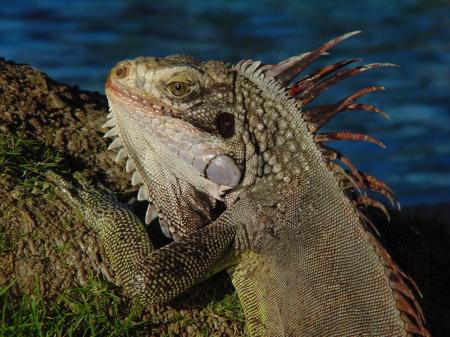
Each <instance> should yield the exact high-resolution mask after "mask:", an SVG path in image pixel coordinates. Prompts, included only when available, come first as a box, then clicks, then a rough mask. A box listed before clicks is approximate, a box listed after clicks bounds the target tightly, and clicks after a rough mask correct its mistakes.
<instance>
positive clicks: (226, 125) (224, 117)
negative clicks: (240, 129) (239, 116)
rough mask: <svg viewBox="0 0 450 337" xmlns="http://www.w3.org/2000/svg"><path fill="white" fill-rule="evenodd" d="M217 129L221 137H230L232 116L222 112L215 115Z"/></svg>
mask: <svg viewBox="0 0 450 337" xmlns="http://www.w3.org/2000/svg"><path fill="white" fill-rule="evenodd" d="M216 126H217V131H218V132H219V134H220V135H221V136H222V137H223V138H231V137H233V136H234V116H233V115H232V114H230V113H227V112H224V113H221V114H220V115H219V116H217V119H216Z"/></svg>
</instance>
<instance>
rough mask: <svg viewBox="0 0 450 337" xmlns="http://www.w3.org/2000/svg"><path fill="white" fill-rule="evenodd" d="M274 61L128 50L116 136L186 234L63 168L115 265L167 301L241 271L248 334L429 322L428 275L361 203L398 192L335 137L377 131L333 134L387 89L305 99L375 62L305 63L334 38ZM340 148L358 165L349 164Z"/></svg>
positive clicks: (354, 332)
mask: <svg viewBox="0 0 450 337" xmlns="http://www.w3.org/2000/svg"><path fill="white" fill-rule="evenodd" d="M355 33H357V32H354V33H349V34H346V35H343V36H340V37H338V38H336V39H334V40H332V41H330V42H328V43H326V44H324V45H323V46H321V47H320V48H318V49H316V50H314V51H312V52H309V53H305V54H301V55H298V56H294V57H291V58H289V59H287V60H284V61H282V62H280V63H278V64H274V65H264V64H262V63H261V62H259V61H251V60H246V61H242V62H240V63H238V64H237V65H234V66H230V65H227V64H224V63H222V62H216V61H208V62H197V61H195V60H194V59H192V58H190V57H186V56H168V57H165V58H155V57H140V58H137V59H134V60H127V61H123V62H120V63H119V64H118V65H116V66H115V67H114V68H113V69H112V70H111V73H110V75H109V77H108V80H107V82H106V94H107V97H108V101H109V105H110V111H111V113H110V114H109V116H108V118H109V120H108V122H107V123H106V124H105V125H104V127H106V128H111V129H110V130H109V131H108V132H107V133H106V135H105V136H106V137H111V138H114V140H113V142H112V143H111V146H110V148H111V149H115V148H118V149H120V150H119V152H118V154H117V162H120V161H122V160H125V159H127V161H126V170H127V171H128V172H133V176H132V184H133V185H140V188H139V193H138V199H139V200H148V201H149V203H150V204H149V207H148V210H147V214H146V216H145V221H146V222H147V223H148V222H150V221H151V220H153V219H154V218H156V217H159V219H160V223H161V227H162V230H163V232H164V233H165V234H166V235H167V236H169V237H171V238H173V240H174V241H173V242H172V243H170V244H168V245H166V246H164V247H162V248H160V249H157V250H155V249H154V248H153V245H152V243H151V241H150V240H149V238H148V236H147V234H146V232H145V230H144V226H143V225H142V223H140V221H139V219H138V218H137V217H136V216H135V215H133V214H132V213H131V212H130V211H129V210H128V209H127V208H126V207H125V206H124V205H122V204H120V203H119V202H117V201H116V199H115V198H114V197H113V196H112V195H111V194H108V193H107V192H105V191H96V190H94V189H92V188H89V187H85V188H84V189H82V188H81V189H80V188H75V187H74V186H73V185H71V184H69V183H68V182H65V181H64V180H61V179H59V178H53V179H54V181H56V182H57V183H58V184H59V186H60V187H61V188H62V190H63V191H65V192H66V196H67V198H69V200H70V201H71V202H72V203H73V205H74V206H76V207H78V208H79V209H81V211H82V214H83V215H84V217H85V218H86V220H87V221H88V222H89V223H90V224H91V225H92V226H93V227H94V228H95V229H96V230H97V231H98V232H99V234H100V237H101V240H102V241H103V243H104V246H105V251H106V254H107V256H108V257H109V259H110V262H111V265H112V267H113V269H114V270H115V272H116V275H117V278H118V280H119V281H120V283H121V284H122V285H123V287H124V289H125V290H126V292H127V293H128V294H129V295H130V296H132V297H133V298H137V299H138V300H139V301H140V302H142V303H143V304H145V305H150V304H154V303H160V302H164V301H168V300H170V299H171V298H173V297H175V296H177V295H178V294H180V293H181V292H183V291H185V290H186V289H188V288H189V287H191V286H192V285H193V284H195V283H197V282H199V281H201V280H203V279H206V278H207V277H209V276H211V275H212V274H214V273H216V272H218V271H219V270H222V269H225V268H226V269H227V270H228V271H229V274H230V276H231V279H232V282H233V284H234V286H235V287H236V290H237V293H238V295H239V299H240V301H241V303H242V306H243V309H244V313H245V317H246V322H247V328H248V332H249V334H250V336H320V337H323V336H430V334H429V332H428V331H427V329H426V327H425V319H424V317H423V314H422V310H421V308H420V305H419V302H418V300H417V298H418V297H419V296H420V293H419V290H418V289H417V287H416V285H415V283H414V281H413V280H412V279H411V278H410V277H408V276H407V275H406V274H405V273H404V272H402V270H401V269H400V268H399V267H398V265H397V264H396V263H395V262H394V261H393V260H392V259H391V257H390V255H389V254H388V253H387V251H386V250H385V249H384V248H383V246H382V245H381V244H380V241H379V239H378V235H377V230H376V226H374V225H373V224H372V223H371V222H370V220H369V219H368V218H367V217H366V216H364V214H363V212H362V208H365V207H367V206H373V207H376V208H379V209H381V210H383V211H384V212H386V213H387V210H386V208H385V206H383V204H382V203H381V202H379V201H377V200H376V199H373V198H371V197H370V194H367V193H366V192H365V191H372V192H378V193H380V194H381V195H383V196H384V197H385V198H387V199H390V200H392V199H393V192H392V191H391V189H390V188H389V187H388V186H387V185H385V184H384V183H382V182H380V181H379V180H377V179H375V178H374V177H372V176H370V175H368V174H366V173H363V172H360V171H358V170H357V169H356V168H355V167H354V166H353V165H352V164H351V163H350V162H349V161H348V159H347V158H346V157H345V156H343V155H342V154H340V153H339V152H337V151H335V150H334V149H332V148H330V147H328V146H326V145H325V144H324V143H325V142H328V141H333V140H366V141H369V142H372V143H376V144H379V145H383V144H382V143H381V142H379V141H378V140H376V139H375V138H372V137H370V136H367V135H364V134H359V133H350V132H336V133H319V130H320V129H321V127H322V126H323V125H324V124H325V123H327V121H329V120H330V119H331V118H333V117H334V116H335V115H336V114H338V113H339V112H341V111H345V110H369V111H374V112H379V113H383V112H382V111H381V110H379V109H377V108H375V107H374V106H371V105H368V104H361V103H357V102H356V100H357V99H359V98H360V97H362V96H363V95H365V94H367V93H369V92H373V91H376V90H382V89H383V87H380V86H371V87H368V88H364V89H362V90H360V91H358V92H356V93H354V94H353V95H351V96H349V97H347V98H345V99H343V100H341V101H340V102H338V103H336V104H330V105H321V106H315V107H312V108H307V105H308V106H309V103H310V102H311V101H312V100H313V99H314V98H315V97H317V96H318V95H320V94H321V93H322V92H324V91H325V90H326V89H327V88H328V87H330V86H331V85H333V84H335V83H337V82H339V81H341V80H343V79H345V78H348V77H350V76H352V75H354V74H357V73H360V72H362V71H365V70H368V69H371V68H374V67H379V66H391V64H387V63H375V64H368V65H363V66H357V67H355V68H352V69H347V68H344V67H345V66H347V65H349V64H351V63H353V62H355V61H359V60H357V59H349V60H344V61H342V62H338V63H335V64H332V65H328V66H326V67H323V68H321V69H319V70H317V71H315V72H313V73H311V74H309V75H307V76H303V77H299V76H298V75H299V74H300V73H302V72H303V71H304V70H305V68H306V67H307V66H309V65H310V64H311V63H313V61H315V60H316V59H317V58H318V57H319V56H321V55H323V54H325V53H326V51H327V50H328V49H330V48H331V47H333V46H334V45H336V44H337V43H339V42H340V41H342V40H344V39H346V38H348V37H350V36H352V35H354V34H355ZM336 161H339V162H341V163H343V164H345V165H346V166H347V167H348V170H345V169H343V168H342V167H341V166H339V165H338V164H336Z"/></svg>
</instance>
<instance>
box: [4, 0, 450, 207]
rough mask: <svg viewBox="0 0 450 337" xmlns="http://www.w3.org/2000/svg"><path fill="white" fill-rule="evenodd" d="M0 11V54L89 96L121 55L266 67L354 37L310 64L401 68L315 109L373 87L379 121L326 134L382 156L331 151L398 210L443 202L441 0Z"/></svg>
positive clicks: (289, 0)
mask: <svg viewBox="0 0 450 337" xmlns="http://www.w3.org/2000/svg"><path fill="white" fill-rule="evenodd" d="M2 3H3V5H2V6H0V56H3V57H5V58H6V59H12V60H15V61H17V62H24V63H29V64H31V65H33V66H35V67H37V68H39V69H42V70H43V71H45V72H47V73H49V74H50V75H51V76H52V77H54V78H55V79H57V80H59V81H63V82H67V83H70V84H77V85H79V86H80V87H81V88H84V89H91V90H98V91H100V92H103V82H104V80H105V76H106V74H107V72H108V69H109V68H110V67H112V66H113V65H114V64H115V63H116V62H117V61H119V60H122V59H124V58H133V57H136V56H140V55H158V56H164V55H168V54H177V53H183V54H191V55H193V56H195V57H196V58H199V59H204V60H206V59H221V60H227V61H230V62H236V61H238V60H240V59H243V58H253V59H261V60H263V61H265V62H268V63H269V62H275V61H279V60H281V59H283V58H286V57H288V56H291V55H294V54H297V53H299V52H305V51H308V50H310V49H311V48H314V47H317V46H318V45H320V44H321V43H323V42H325V41H327V40H329V39H331V38H333V37H335V36H337V35H339V34H342V33H345V32H349V31H353V30H362V31H363V33H362V34H361V35H360V36H357V37H354V38H352V39H351V40H348V41H346V42H344V43H342V44H341V45H340V46H338V47H337V48H335V49H334V50H333V51H332V55H330V56H327V57H324V58H323V60H322V61H321V62H331V61H336V60H337V59H339V58H347V57H363V58H364V60H365V61H368V62H373V61H386V62H394V63H397V64H399V65H401V68H399V69H376V70H374V71H371V72H368V73H364V74H361V75H358V76H357V77H354V78H353V79H350V80H346V81H345V82H342V83H341V84H339V86H338V87H337V88H335V89H334V90H331V91H330V92H329V93H327V94H326V95H325V96H324V97H323V98H321V101H322V102H324V101H328V102H333V101H336V100H339V99H340V98H342V97H343V96H344V95H347V94H350V93H352V92H353V91H355V90H357V89H359V88H360V87H362V86H366V85H371V84H373V83H377V84H381V85H385V86H386V87H387V88H388V90H387V91H385V92H381V93H373V94H371V95H370V96H368V97H366V98H365V101H366V102H368V103H371V104H375V105H378V106H380V107H381V108H382V109H384V110H385V111H387V112H389V113H390V115H391V120H390V121H386V120H383V119H382V118H380V117H378V116H375V115H374V114H371V113H364V112H354V113H344V114H342V115H341V116H340V117H339V118H337V119H336V120H335V121H333V122H332V124H331V125H330V126H329V129H330V130H343V129H345V130H352V131H362V132H367V133H369V134H371V135H374V136H377V137H379V138H381V139H382V140H383V141H384V142H385V143H386V145H387V149H386V150H382V149H378V148H377V147H376V146H374V145H371V144H359V143H351V142H341V143H339V144H336V145H337V146H339V149H340V150H341V151H343V152H344V153H346V154H347V155H348V157H350V158H351V159H352V160H353V161H354V163H355V164H357V165H358V167H360V169H362V170H366V171H368V172H370V173H372V174H374V175H375V176H378V177H380V178H382V179H383V180H385V181H386V182H387V183H388V184H390V185H391V186H392V187H393V188H394V189H395V190H396V191H397V193H398V196H399V199H400V201H401V203H402V204H404V205H405V204H406V205H414V204H424V203H435V202H444V201H447V202H448V201H450V98H449V93H450V2H449V1H446V0H440V1H439V0H422V1H419V0H398V1H395V0H391V1H381V0H358V1H344V0H336V1H299V0H284V1H247V2H244V1H226V0H222V1H212V0H202V1H186V2H179V1H165V2H163V1H158V2H151V1H145V0H134V1H133V0H128V1H126V0H110V1H100V0H71V1H49V0H47V1H44V0H42V1H23V0H22V1H8V2H7V1H2ZM322 64H323V63H322ZM313 68H314V67H313ZM363 101H364V99H363Z"/></svg>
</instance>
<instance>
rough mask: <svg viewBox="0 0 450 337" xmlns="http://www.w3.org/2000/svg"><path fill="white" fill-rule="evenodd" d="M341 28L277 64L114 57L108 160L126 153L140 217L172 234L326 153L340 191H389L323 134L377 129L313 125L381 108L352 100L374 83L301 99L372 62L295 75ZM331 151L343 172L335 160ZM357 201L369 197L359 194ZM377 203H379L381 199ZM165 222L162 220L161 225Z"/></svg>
mask: <svg viewBox="0 0 450 337" xmlns="http://www.w3.org/2000/svg"><path fill="white" fill-rule="evenodd" d="M356 33H357V32H354V33H349V34H346V35H342V36H340V37H338V38H336V39H334V40H331V41H329V42H328V43H326V44H324V45H322V46H321V47H319V48H317V49H315V50H313V51H312V52H310V53H305V54H301V55H297V56H294V57H291V58H288V59H286V60H284V61H281V62H280V63H278V64H273V65H263V64H261V62H259V61H250V60H247V61H243V62H240V63H239V64H237V65H235V66H228V65H226V64H224V63H221V62H215V61H209V62H197V61H195V60H193V59H192V58H190V57H185V56H169V57H166V58H154V57H145V58H143V57H140V58H137V59H135V60H128V61H123V62H120V63H119V64H118V65H116V66H115V67H114V68H113V69H112V70H111V73H110V75H109V77H108V80H107V82H106V94H107V96H108V100H109V105H110V110H111V114H110V115H109V117H110V120H109V121H108V122H107V123H106V124H105V125H104V126H105V127H111V128H112V129H111V130H110V131H109V132H108V133H107V134H106V135H105V136H107V137H116V136H117V138H116V139H115V140H114V141H113V142H112V144H111V146H110V148H116V147H120V148H121V149H120V151H119V153H118V155H117V161H120V160H121V159H125V158H128V160H127V165H126V168H127V171H130V172H131V171H133V172H134V173H133V178H132V182H133V184H134V185H136V184H142V186H141V188H140V190H139V194H138V199H141V200H143V199H145V200H149V201H150V203H151V204H153V205H154V207H153V206H150V207H149V208H148V211H147V215H146V221H147V222H148V221H150V220H151V219H152V218H153V215H154V214H155V215H156V214H157V215H159V217H160V220H161V219H162V220H163V221H162V224H163V226H162V228H165V227H167V229H168V232H170V233H171V234H172V236H174V238H177V237H178V236H180V235H184V234H188V233H191V232H193V231H196V230H198V229H199V228H200V227H203V226H205V225H207V224H209V223H211V221H212V220H214V219H215V217H217V216H218V215H219V214H220V213H221V211H223V209H224V207H227V206H228V205H230V204H231V203H232V202H233V201H234V200H236V198H237V197H238V196H239V195H240V193H241V192H242V191H245V190H246V188H245V187H248V186H251V185H252V184H253V183H254V182H255V181H256V180H257V179H258V177H261V178H263V179H267V181H268V182H269V184H270V185H272V186H274V188H280V186H278V184H292V183H294V182H293V180H294V179H304V178H305V176H306V174H302V172H303V173H304V171H308V170H310V168H311V167H314V166H317V165H316V163H317V162H320V161H322V160H323V161H325V162H326V163H327V164H328V168H329V170H330V171H332V172H333V173H336V174H337V175H338V176H339V177H338V179H339V182H340V184H341V185H342V186H343V189H344V190H346V191H350V192H353V191H356V192H359V191H360V189H361V188H369V189H373V190H376V191H377V192H380V193H382V194H384V195H385V196H387V197H388V198H391V197H392V192H391V191H390V190H389V189H388V188H387V187H386V186H385V185H384V184H382V183H381V182H379V181H377V180H376V179H374V178H373V177H370V176H368V175H363V174H361V172H359V171H358V170H356V169H355V168H354V167H353V165H351V163H350V162H349V161H348V160H347V159H346V158H345V157H344V156H342V155H341V154H340V153H338V152H336V151H335V150H333V149H331V148H329V147H326V146H325V145H323V142H327V141H332V140H339V139H347V140H368V141H371V142H375V143H377V144H380V145H381V143H380V142H379V141H377V140H376V139H374V138H372V137H369V136H366V135H363V134H359V133H350V132H337V133H320V134H319V133H317V131H318V130H319V129H320V128H321V127H322V126H323V125H324V124H326V122H327V121H328V120H330V119H331V118H333V116H335V115H336V114H338V113H339V112H341V111H345V110H369V111H377V112H381V111H380V110H378V109H377V108H375V107H373V106H371V105H367V104H357V103H356V102H355V101H356V100H357V99H358V98H360V97H362V96H363V95H365V94H367V93H369V92H372V91H375V90H380V89H382V87H376V86H372V87H368V88H364V89H362V90H360V91H358V92H356V93H355V94H353V95H351V96H349V97H347V98H345V99H343V100H342V101H340V102H338V103H336V104H328V105H322V106H315V107H312V108H308V109H306V105H308V104H309V103H310V102H311V101H313V99H314V98H315V97H317V96H318V95H320V94H321V93H322V92H324V91H325V90H326V89H327V88H328V87H330V86H332V85H333V84H335V83H337V82H339V81H341V80H343V79H345V78H348V77H350V76H353V75H355V74H357V73H360V72H362V71H365V70H367V69H371V68H373V67H378V66H383V65H389V64H382V63H375V64H369V65H363V66H357V67H354V68H350V69H344V70H341V69H342V68H344V67H345V66H347V65H348V64H351V63H352V62H355V61H359V60H358V59H349V60H344V61H341V62H338V63H335V64H331V65H328V66H325V67H323V68H320V69H318V70H317V71H315V72H313V73H311V74H308V75H306V76H304V77H300V78H299V76H298V75H299V73H301V72H302V71H303V70H305V69H306V68H307V67H308V66H309V65H310V64H311V63H313V62H314V61H315V60H316V59H317V58H319V57H320V56H321V55H323V54H324V53H326V51H327V50H328V49H330V48H331V47H333V46H334V45H336V44H337V43H339V42H340V41H342V40H344V39H346V38H348V37H350V36H352V35H354V34H356ZM336 159H337V160H339V161H341V162H342V163H344V164H346V165H347V166H348V167H349V169H350V172H345V171H344V170H343V169H342V168H340V166H338V165H336V164H335V163H334V160H336ZM362 197H363V198H362V199H361V198H360V199H361V200H360V199H355V200H356V201H357V203H363V204H364V205H367V204H370V205H374V206H376V207H378V206H380V205H381V204H379V203H376V202H372V201H371V200H370V199H369V198H366V197H365V196H364V195H363V196H362ZM380 207H381V206H380ZM164 224H165V225H164Z"/></svg>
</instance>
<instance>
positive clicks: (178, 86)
mask: <svg viewBox="0 0 450 337" xmlns="http://www.w3.org/2000/svg"><path fill="white" fill-rule="evenodd" d="M167 88H168V89H169V91H170V93H171V94H172V95H174V96H185V95H187V94H189V93H190V92H191V91H192V86H191V85H189V83H186V82H172V83H169V84H168V85H167Z"/></svg>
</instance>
